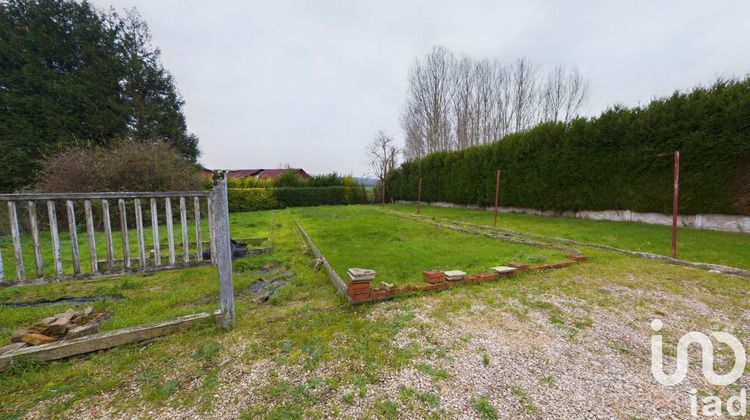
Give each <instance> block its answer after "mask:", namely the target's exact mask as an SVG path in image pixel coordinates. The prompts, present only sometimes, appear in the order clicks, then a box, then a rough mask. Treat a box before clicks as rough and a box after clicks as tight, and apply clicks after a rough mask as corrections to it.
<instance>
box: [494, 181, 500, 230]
mask: <svg viewBox="0 0 750 420" xmlns="http://www.w3.org/2000/svg"><path fill="white" fill-rule="evenodd" d="M499 193H500V170H499V169H498V171H497V182H495V227H497V196H498V194H499Z"/></svg>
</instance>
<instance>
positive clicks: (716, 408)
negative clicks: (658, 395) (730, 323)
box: [651, 319, 747, 417]
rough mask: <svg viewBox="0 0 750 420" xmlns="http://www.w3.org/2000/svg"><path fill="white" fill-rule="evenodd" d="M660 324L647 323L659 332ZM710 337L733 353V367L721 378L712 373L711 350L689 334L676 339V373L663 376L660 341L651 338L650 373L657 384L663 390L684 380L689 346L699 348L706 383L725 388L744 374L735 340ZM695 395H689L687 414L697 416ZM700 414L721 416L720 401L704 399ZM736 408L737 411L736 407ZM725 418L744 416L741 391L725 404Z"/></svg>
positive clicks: (716, 335)
mask: <svg viewBox="0 0 750 420" xmlns="http://www.w3.org/2000/svg"><path fill="white" fill-rule="evenodd" d="M663 326H664V324H662V322H661V321H660V320H658V319H655V320H653V321H651V328H652V329H653V330H654V331H656V332H659V331H661V329H662V327H663ZM711 335H713V337H714V338H715V339H716V341H718V342H720V343H724V344H726V345H728V346H729V347H730V348H731V349H732V351H733V352H734V367H733V368H732V370H731V371H730V372H729V373H727V374H725V375H717V374H716V372H714V346H713V343H711V339H709V338H708V336H707V335H705V334H703V333H699V332H695V331H691V332H689V333H687V334H685V335H683V336H682V338H680V341H679V342H678V343H677V369H676V370H675V372H674V373H673V374H671V375H668V374H666V373H664V363H663V360H662V359H663V353H662V344H663V343H662V337H661V335H657V334H655V335H652V336H651V373H652V374H653V375H654V378H656V380H657V381H659V383H661V384H662V385H666V386H673V385H677V384H679V383H680V382H682V380H683V379H685V375H687V369H688V347H690V345H691V344H698V345H699V346H700V347H701V352H702V355H703V358H702V359H703V376H705V377H706V380H707V381H708V382H709V383H710V384H712V385H717V386H725V385H729V384H732V383H734V382H735V381H736V380H737V379H739V378H740V376H742V373H743V372H744V371H745V363H746V357H745V348H744V347H743V346H742V343H740V341H739V340H737V338H736V337H735V336H733V335H732V334H729V333H725V332H716V331H714V332H711ZM696 394H697V391H696V390H695V389H692V390H691V391H690V414H691V415H693V416H695V417H697V416H698V396H697V395H696ZM701 402H702V403H703V406H702V410H701V412H702V414H703V415H704V416H707V417H712V416H721V415H722V405H723V404H722V401H721V398H719V397H718V396H716V395H708V396H706V397H704V398H703V399H702V401H701ZM737 405H739V407H737ZM726 410H727V414H729V415H730V416H732V417H735V416H745V415H746V412H747V393H746V392H745V389H744V388H743V389H741V390H740V395H739V396H731V397H729V398H728V399H727V401H726Z"/></svg>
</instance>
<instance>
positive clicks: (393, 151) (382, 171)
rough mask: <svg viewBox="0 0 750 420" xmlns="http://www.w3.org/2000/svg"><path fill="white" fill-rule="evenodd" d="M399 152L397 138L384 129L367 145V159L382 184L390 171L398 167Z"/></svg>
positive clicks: (372, 172) (373, 173) (371, 170)
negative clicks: (386, 132)
mask: <svg viewBox="0 0 750 420" xmlns="http://www.w3.org/2000/svg"><path fill="white" fill-rule="evenodd" d="M398 153H399V150H398V148H397V147H396V140H394V138H393V137H392V136H389V135H387V134H385V132H383V131H378V132H377V134H375V138H374V139H373V141H372V143H370V144H369V145H367V159H368V163H369V164H370V172H371V174H372V175H373V176H375V177H377V178H378V180H380V182H381V184H384V183H385V178H386V176H387V175H388V173H389V172H390V171H392V170H393V169H394V168H395V167H396V164H397V163H398Z"/></svg>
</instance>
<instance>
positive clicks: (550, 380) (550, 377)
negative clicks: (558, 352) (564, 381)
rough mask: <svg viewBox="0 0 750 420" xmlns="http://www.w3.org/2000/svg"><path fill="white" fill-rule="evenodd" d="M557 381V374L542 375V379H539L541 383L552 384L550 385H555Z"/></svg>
mask: <svg viewBox="0 0 750 420" xmlns="http://www.w3.org/2000/svg"><path fill="white" fill-rule="evenodd" d="M555 382H557V378H555V375H551V374H550V375H546V376H544V377H542V380H541V381H539V383H540V384H542V385H547V386H550V387H551V386H554V385H555Z"/></svg>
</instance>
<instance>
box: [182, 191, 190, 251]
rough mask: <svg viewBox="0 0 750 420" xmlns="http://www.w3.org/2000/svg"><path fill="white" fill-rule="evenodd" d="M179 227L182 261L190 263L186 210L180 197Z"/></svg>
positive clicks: (183, 200) (183, 198) (183, 199)
mask: <svg viewBox="0 0 750 420" xmlns="http://www.w3.org/2000/svg"><path fill="white" fill-rule="evenodd" d="M180 225H181V226H182V260H183V261H184V262H188V261H190V243H189V242H188V227H187V210H186V208H185V197H180Z"/></svg>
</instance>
